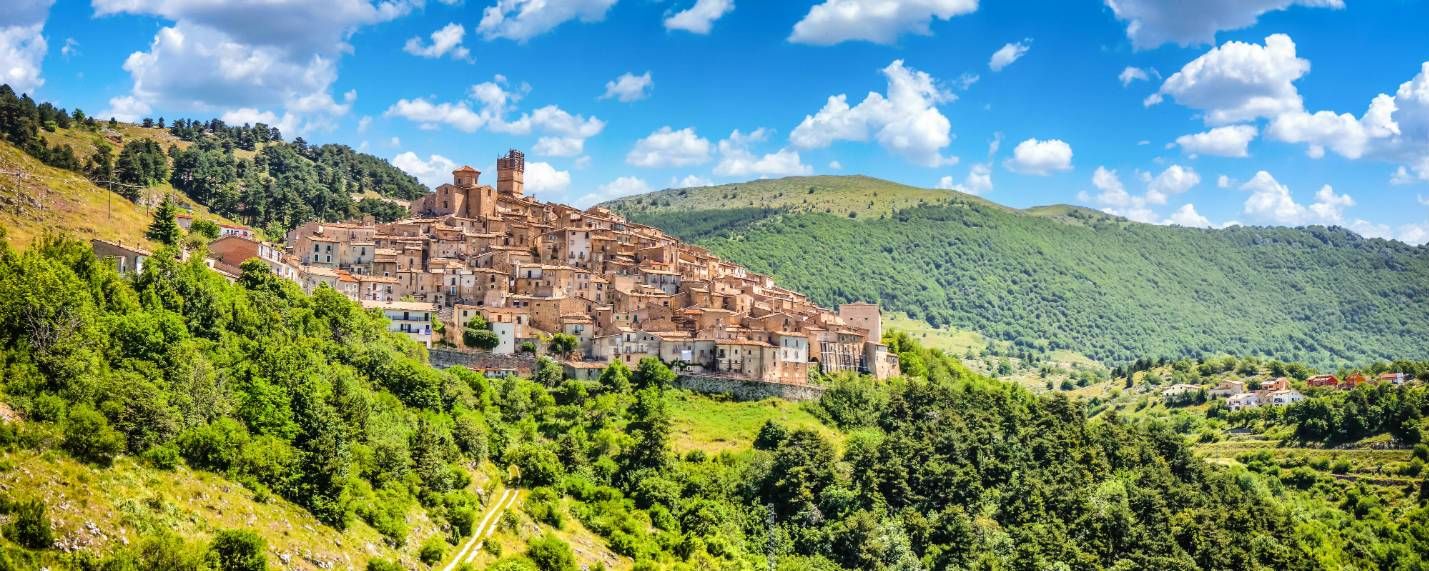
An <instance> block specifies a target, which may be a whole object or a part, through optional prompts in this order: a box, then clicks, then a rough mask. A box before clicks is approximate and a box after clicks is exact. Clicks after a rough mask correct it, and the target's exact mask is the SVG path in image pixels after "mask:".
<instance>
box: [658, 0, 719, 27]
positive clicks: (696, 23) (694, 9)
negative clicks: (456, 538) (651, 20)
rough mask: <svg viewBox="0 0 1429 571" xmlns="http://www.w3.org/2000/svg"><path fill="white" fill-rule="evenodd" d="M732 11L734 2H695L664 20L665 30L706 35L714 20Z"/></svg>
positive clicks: (708, 0) (711, 0)
mask: <svg viewBox="0 0 1429 571" xmlns="http://www.w3.org/2000/svg"><path fill="white" fill-rule="evenodd" d="M732 11H734V0H695V5H694V6H690V7H689V8H686V9H684V10H681V11H680V12H677V13H675V14H673V15H671V16H670V17H668V18H665V29H666V30H684V31H686V32H690V33H692V34H708V33H710V27H711V26H713V25H714V22H715V20H718V19H720V18H722V17H724V15H725V14H728V13H730V12H732Z"/></svg>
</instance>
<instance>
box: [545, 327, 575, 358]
mask: <svg viewBox="0 0 1429 571" xmlns="http://www.w3.org/2000/svg"><path fill="white" fill-rule="evenodd" d="M580 342H581V341H580V339H579V338H577V337H576V336H575V335H571V334H570V333H556V334H554V335H552V336H551V340H550V341H548V342H546V349H548V350H549V351H550V352H552V353H555V354H556V355H557V356H560V357H570V356H571V353H574V352H575V351H576V348H577V347H579V346H580Z"/></svg>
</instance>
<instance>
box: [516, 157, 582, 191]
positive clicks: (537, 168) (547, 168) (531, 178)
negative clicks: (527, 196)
mask: <svg viewBox="0 0 1429 571" xmlns="http://www.w3.org/2000/svg"><path fill="white" fill-rule="evenodd" d="M525 177H526V178H525V183H526V190H527V191H528V192H565V191H566V189H567V188H570V186H571V172H570V171H563V170H556V167H553V166H551V163H546V162H527V163H526V174H525Z"/></svg>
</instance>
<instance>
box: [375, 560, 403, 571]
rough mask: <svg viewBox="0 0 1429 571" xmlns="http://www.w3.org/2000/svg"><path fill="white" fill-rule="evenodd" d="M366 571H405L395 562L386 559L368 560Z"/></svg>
mask: <svg viewBox="0 0 1429 571" xmlns="http://www.w3.org/2000/svg"><path fill="white" fill-rule="evenodd" d="M367 571H405V570H404V569H402V566H401V565H399V564H397V562H395V561H388V560H386V559H368V560H367Z"/></svg>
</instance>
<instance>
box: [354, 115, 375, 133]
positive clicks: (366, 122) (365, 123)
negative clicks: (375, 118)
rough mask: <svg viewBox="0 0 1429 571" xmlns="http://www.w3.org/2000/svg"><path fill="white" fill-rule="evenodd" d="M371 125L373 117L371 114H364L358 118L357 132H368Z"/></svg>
mask: <svg viewBox="0 0 1429 571" xmlns="http://www.w3.org/2000/svg"><path fill="white" fill-rule="evenodd" d="M371 126H372V117H370V116H367V115H363V116H362V118H361V119H358V120H357V132H358V133H366V132H367V128H368V127H371Z"/></svg>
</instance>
